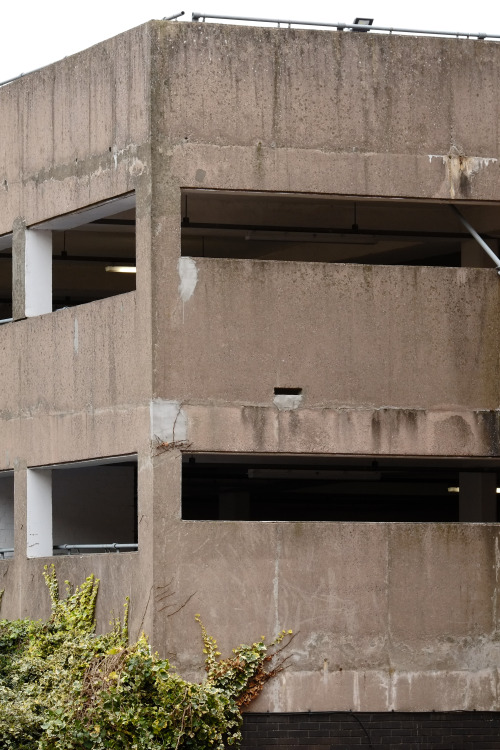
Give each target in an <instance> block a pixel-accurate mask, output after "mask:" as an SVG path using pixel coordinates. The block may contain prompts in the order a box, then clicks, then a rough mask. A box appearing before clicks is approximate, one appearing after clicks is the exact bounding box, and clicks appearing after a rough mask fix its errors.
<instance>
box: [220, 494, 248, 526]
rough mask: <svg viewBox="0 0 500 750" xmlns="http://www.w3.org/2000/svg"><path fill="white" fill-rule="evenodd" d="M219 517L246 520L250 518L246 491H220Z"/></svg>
mask: <svg viewBox="0 0 500 750" xmlns="http://www.w3.org/2000/svg"><path fill="white" fill-rule="evenodd" d="M219 518H220V519H221V521H248V520H249V519H250V495H249V494H248V492H221V494H220V495H219Z"/></svg>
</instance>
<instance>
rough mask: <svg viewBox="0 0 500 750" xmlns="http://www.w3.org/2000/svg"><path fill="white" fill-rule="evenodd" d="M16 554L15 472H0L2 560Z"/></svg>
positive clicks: (0, 558)
mask: <svg viewBox="0 0 500 750" xmlns="http://www.w3.org/2000/svg"><path fill="white" fill-rule="evenodd" d="M13 553H14V472H12V471H2V472H0V560H4V559H6V558H9V557H12V555H13Z"/></svg>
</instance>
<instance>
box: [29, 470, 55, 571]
mask: <svg viewBox="0 0 500 750" xmlns="http://www.w3.org/2000/svg"><path fill="white" fill-rule="evenodd" d="M26 490H27V492H26V494H27V514H26V515H27V556H28V557H52V554H53V551H52V471H51V469H28V472H27V488H26Z"/></svg>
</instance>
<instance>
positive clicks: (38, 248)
mask: <svg viewBox="0 0 500 750" xmlns="http://www.w3.org/2000/svg"><path fill="white" fill-rule="evenodd" d="M24 284H25V315H26V317H27V318H32V317H34V316H35V315H43V314H44V313H49V312H52V232H50V231H48V230H45V229H26V240H25V249H24Z"/></svg>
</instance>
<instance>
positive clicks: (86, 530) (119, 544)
mask: <svg viewBox="0 0 500 750" xmlns="http://www.w3.org/2000/svg"><path fill="white" fill-rule="evenodd" d="M136 549H137V457H136V456H125V457H116V458H108V459H103V460H101V461H89V462H85V461H83V462H80V463H76V464H56V465H53V466H48V467H41V468H36V469H29V470H28V557H44V556H50V555H52V554H55V555H58V554H83V553H96V552H124V551H135V550H136Z"/></svg>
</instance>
